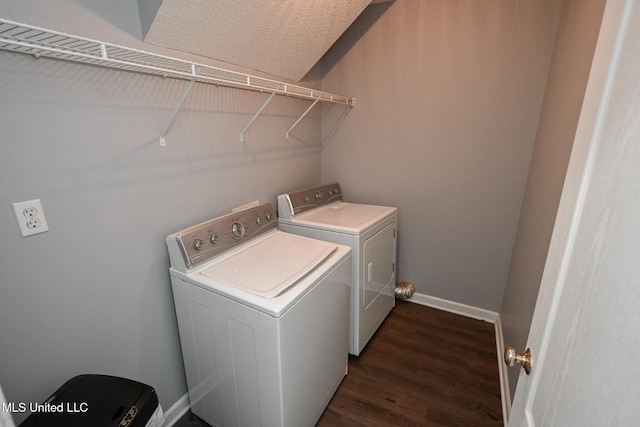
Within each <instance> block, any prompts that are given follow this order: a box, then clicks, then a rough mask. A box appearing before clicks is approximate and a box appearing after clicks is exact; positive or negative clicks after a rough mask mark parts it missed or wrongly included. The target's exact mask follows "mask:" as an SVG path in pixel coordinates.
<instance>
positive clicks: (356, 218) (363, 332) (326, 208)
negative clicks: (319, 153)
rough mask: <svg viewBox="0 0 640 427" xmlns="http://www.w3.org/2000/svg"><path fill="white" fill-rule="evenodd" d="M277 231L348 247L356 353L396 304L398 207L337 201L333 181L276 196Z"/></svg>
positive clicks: (339, 196) (339, 193)
mask: <svg viewBox="0 0 640 427" xmlns="http://www.w3.org/2000/svg"><path fill="white" fill-rule="evenodd" d="M278 217H279V218H278V221H279V227H280V230H282V231H286V232H288V233H293V234H297V235H302V236H307V237H311V238H314V239H320V240H325V241H328V242H334V243H339V244H343V245H347V246H349V247H350V248H352V250H353V252H352V257H353V286H352V288H351V290H352V294H351V315H350V320H349V353H351V354H353V355H355V356H359V355H360V352H361V351H362V350H363V349H364V347H365V345H366V344H367V343H368V342H369V340H370V339H371V337H372V336H373V334H374V333H375V332H376V331H377V330H378V328H379V327H380V325H381V324H382V322H383V321H384V319H385V318H386V317H387V315H388V314H389V312H390V311H391V310H392V309H393V307H394V305H395V281H396V246H397V244H396V242H397V233H396V230H397V225H398V209H397V208H395V207H389V206H377V205H367V204H358V203H347V202H344V201H342V190H341V189H340V185H339V184H338V183H334V184H328V185H321V186H318V187H311V188H305V189H301V190H295V191H292V192H289V193H285V194H281V195H279V196H278Z"/></svg>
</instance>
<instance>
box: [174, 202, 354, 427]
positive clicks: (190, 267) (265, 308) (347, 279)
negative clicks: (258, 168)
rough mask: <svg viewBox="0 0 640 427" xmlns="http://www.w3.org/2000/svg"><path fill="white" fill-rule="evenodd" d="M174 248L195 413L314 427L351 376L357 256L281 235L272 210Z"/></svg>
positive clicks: (216, 223)
mask: <svg viewBox="0 0 640 427" xmlns="http://www.w3.org/2000/svg"><path fill="white" fill-rule="evenodd" d="M166 243H167V247H168V251H169V257H170V262H171V268H170V275H171V285H172V290H173V296H174V301H175V308H176V316H177V320H178V330H179V333H180V341H181V347H182V354H183V359H184V366H185V372H186V376H187V386H188V391H189V399H190V402H191V410H192V411H193V413H194V414H196V415H197V416H199V417H200V418H202V419H203V420H204V421H206V422H207V423H209V424H211V425H213V426H225V427H228V426H238V427H246V426H287V427H288V426H291V427H297V426H313V425H315V423H316V422H317V420H318V419H319V418H320V416H321V415H322V412H323V411H324V409H325V407H326V405H327V404H328V403H329V400H331V397H332V396H333V394H334V392H335V390H336V389H337V388H338V386H339V384H340V382H341V381H342V379H343V378H344V376H345V374H346V372H347V366H348V365H347V364H348V332H347V328H348V324H349V298H350V294H351V289H350V287H351V280H352V279H351V249H350V248H349V247H347V246H343V245H339V244H335V243H330V242H325V241H319V240H313V239H309V238H305V237H301V236H295V235H292V234H289V233H284V232H282V231H280V230H278V229H277V221H276V214H275V210H274V209H273V206H272V205H270V204H265V205H260V206H257V207H253V208H248V209H245V210H242V211H240V212H236V213H232V214H229V215H225V216H221V217H219V218H215V219H212V220H210V221H207V222H204V223H201V224H198V225H196V226H193V227H190V228H188V229H186V230H183V231H180V232H178V233H173V234H171V235H169V236H168V237H167V239H166Z"/></svg>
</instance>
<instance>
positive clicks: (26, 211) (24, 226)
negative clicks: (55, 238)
mask: <svg viewBox="0 0 640 427" xmlns="http://www.w3.org/2000/svg"><path fill="white" fill-rule="evenodd" d="M13 211H14V212H15V214H16V220H18V227H19V228H20V234H21V235H22V237H27V236H32V235H34V234H38V233H44V232H45V231H49V226H48V225H47V220H46V219H45V217H44V210H43V209H42V203H41V202H40V199H36V200H29V201H26V202H18V203H13Z"/></svg>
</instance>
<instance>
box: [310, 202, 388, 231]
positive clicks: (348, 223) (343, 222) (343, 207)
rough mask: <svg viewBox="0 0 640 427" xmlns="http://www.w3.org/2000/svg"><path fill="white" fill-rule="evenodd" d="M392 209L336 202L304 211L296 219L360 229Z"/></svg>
mask: <svg viewBox="0 0 640 427" xmlns="http://www.w3.org/2000/svg"><path fill="white" fill-rule="evenodd" d="M394 210H395V208H391V207H388V206H376V205H363V204H358V203H347V202H336V203H332V204H330V205H326V206H323V207H321V208H316V209H313V210H310V211H308V212H305V213H304V214H303V215H300V216H299V217H298V220H299V221H300V222H310V223H317V224H325V225H330V226H340V227H349V228H358V229H361V228H363V227H365V226H366V225H368V223H370V222H372V221H379V220H380V218H382V217H384V216H386V215H389V214H390V213H391V212H393V211H394Z"/></svg>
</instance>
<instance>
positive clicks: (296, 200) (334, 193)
mask: <svg viewBox="0 0 640 427" xmlns="http://www.w3.org/2000/svg"><path fill="white" fill-rule="evenodd" d="M341 200H342V190H341V189H340V184H338V183H337V182H334V183H333V184H326V185H319V186H317V187H309V188H303V189H301V190H295V191H290V192H288V193H285V194H281V195H279V196H278V215H279V216H280V217H282V218H287V219H291V218H293V217H294V216H296V215H297V214H300V213H302V212H304V211H307V210H309V209H313V208H316V207H318V206H321V205H326V204H328V203H333V202H337V201H341Z"/></svg>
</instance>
